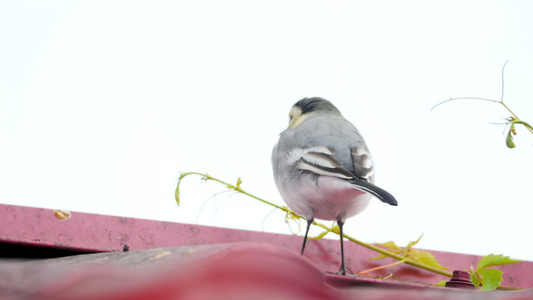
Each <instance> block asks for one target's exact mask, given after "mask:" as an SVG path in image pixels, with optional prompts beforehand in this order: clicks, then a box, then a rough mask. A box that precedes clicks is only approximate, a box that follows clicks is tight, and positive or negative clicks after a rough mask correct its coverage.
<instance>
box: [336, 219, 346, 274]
mask: <svg viewBox="0 0 533 300" xmlns="http://www.w3.org/2000/svg"><path fill="white" fill-rule="evenodd" d="M337 224H339V235H340V237H341V261H342V262H341V267H340V269H339V271H338V272H337V274H338V275H346V265H345V264H344V235H343V234H342V226H343V225H344V221H341V220H337Z"/></svg>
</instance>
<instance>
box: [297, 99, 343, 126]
mask: <svg viewBox="0 0 533 300" xmlns="http://www.w3.org/2000/svg"><path fill="white" fill-rule="evenodd" d="M315 113H332V114H339V115H340V111H339V110H338V109H337V108H336V107H335V105H333V104H332V103H331V102H329V101H328V100H326V99H323V98H319V97H313V98H303V99H302V100H300V101H298V102H296V103H295V104H294V105H293V106H292V108H291V111H290V112H289V128H292V129H294V128H296V127H297V126H298V125H300V124H301V123H302V122H303V120H305V119H306V118H307V117H309V116H310V115H312V114H315Z"/></svg>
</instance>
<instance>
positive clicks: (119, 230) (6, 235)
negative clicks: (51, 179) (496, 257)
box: [0, 204, 533, 299]
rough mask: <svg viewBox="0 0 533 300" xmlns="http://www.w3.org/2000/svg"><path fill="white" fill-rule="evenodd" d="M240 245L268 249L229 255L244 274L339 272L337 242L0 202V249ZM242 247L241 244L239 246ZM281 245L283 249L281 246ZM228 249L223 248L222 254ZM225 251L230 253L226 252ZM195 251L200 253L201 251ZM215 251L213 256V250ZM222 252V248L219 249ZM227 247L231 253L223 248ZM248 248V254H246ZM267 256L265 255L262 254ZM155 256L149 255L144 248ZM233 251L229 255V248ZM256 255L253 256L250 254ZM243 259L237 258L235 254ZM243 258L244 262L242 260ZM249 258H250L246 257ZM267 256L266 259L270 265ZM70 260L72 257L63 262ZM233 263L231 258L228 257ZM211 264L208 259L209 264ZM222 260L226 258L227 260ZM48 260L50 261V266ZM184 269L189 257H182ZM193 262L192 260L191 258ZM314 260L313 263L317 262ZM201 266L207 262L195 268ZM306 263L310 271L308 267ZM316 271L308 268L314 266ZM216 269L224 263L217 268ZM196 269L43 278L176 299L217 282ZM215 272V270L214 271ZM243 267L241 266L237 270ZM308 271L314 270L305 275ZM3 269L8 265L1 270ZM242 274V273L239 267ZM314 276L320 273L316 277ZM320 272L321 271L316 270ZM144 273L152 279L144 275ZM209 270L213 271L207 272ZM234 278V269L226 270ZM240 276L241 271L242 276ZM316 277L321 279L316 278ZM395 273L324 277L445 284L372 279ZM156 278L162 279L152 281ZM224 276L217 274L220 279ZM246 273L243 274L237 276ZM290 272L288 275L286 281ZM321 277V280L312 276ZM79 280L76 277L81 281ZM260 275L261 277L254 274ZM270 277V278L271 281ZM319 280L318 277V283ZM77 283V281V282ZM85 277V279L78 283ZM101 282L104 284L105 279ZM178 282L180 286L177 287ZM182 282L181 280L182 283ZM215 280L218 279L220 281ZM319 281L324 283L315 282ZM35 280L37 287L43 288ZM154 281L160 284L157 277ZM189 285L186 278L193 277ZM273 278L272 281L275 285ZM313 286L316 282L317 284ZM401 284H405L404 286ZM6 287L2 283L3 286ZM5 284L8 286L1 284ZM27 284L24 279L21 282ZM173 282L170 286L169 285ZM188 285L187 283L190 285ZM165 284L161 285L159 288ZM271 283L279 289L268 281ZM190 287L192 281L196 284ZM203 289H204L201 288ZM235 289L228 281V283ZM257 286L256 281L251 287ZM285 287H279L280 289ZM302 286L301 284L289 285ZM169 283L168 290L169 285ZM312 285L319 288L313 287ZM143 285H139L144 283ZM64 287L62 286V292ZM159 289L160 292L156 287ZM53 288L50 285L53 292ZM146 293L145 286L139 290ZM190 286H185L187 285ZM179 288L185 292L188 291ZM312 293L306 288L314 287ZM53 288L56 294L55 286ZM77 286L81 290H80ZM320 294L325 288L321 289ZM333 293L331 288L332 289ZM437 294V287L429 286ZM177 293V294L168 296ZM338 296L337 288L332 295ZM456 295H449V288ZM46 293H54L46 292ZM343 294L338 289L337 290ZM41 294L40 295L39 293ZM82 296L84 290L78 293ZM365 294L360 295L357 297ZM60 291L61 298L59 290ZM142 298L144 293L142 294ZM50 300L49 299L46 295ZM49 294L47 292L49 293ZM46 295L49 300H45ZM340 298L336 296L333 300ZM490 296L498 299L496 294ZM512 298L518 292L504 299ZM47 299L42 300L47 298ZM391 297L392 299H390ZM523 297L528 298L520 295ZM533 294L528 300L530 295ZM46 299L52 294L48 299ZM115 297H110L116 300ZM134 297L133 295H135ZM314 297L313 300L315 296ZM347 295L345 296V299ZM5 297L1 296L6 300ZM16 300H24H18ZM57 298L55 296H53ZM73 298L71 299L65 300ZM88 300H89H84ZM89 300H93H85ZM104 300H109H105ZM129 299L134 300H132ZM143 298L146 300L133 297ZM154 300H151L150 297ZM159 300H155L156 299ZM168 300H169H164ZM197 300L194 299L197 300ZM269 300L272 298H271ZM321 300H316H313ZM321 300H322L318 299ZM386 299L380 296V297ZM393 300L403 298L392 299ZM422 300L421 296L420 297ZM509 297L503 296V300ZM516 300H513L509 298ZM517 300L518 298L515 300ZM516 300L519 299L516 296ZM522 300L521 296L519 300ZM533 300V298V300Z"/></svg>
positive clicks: (397, 275)
mask: <svg viewBox="0 0 533 300" xmlns="http://www.w3.org/2000/svg"><path fill="white" fill-rule="evenodd" d="M242 242H255V243H257V242H260V243H262V244H261V245H262V246H259V247H256V248H237V249H241V250H240V251H241V252H239V251H237V252H235V251H233V250H232V251H231V252H230V253H234V254H232V255H235V257H231V258H232V259H233V260H231V261H232V264H238V265H240V264H243V266H240V267H239V268H249V269H250V270H248V271H247V272H252V273H253V272H266V271H265V270H269V272H272V274H271V275H269V276H273V277H276V276H278V277H280V278H286V279H284V280H288V281H289V282H291V281H290V280H289V279H290V278H292V277H295V276H304V277H305V276H307V275H305V274H308V273H309V274H311V275H309V276H312V277H313V278H309V279H307V280H310V282H317V281H316V280H318V281H321V282H323V281H324V275H323V271H333V272H335V271H336V270H337V269H338V266H339V263H340V262H339V257H340V254H339V250H340V249H339V243H338V241H337V240H329V239H321V240H310V241H309V244H308V247H307V249H306V254H305V258H304V257H301V256H299V254H298V252H299V249H300V247H301V242H302V237H301V236H292V235H283V234H272V233H263V232H253V231H245V230H234V229H225V228H215V227H208V226H199V225H189V224H180V223H172V222H160V221H151V220H143V219H133V218H124V217H114V216H104V215H95V214H86V213H77V212H72V215H71V217H70V218H69V219H66V220H60V219H58V218H57V217H56V216H55V215H54V211H53V210H49V209H41V208H30V207H21V206H13V205H1V204H0V246H1V243H4V244H6V243H10V244H23V245H34V246H46V247H54V248H64V249H72V250H81V251H89V252H106V251H121V250H122V249H123V247H124V245H126V244H127V245H128V246H129V248H130V249H131V250H132V251H130V252H127V253H115V254H118V255H126V256H127V255H133V254H131V253H139V252H136V251H135V250H142V249H152V250H155V249H153V248H161V247H178V246H191V245H201V246H199V247H200V248H202V247H211V248H210V249H211V250H212V251H214V252H211V253H210V254H209V255H207V254H206V253H207V252H202V253H203V255H204V256H196V255H192V256H189V258H192V257H193V256H194V257H196V258H198V257H204V258H207V257H209V260H217V257H222V256H224V255H223V253H225V251H226V250H227V247H228V246H227V245H223V246H221V245H217V244H227V243H242ZM234 246H236V247H238V245H234ZM280 246H281V247H280ZM217 247H222V248H217ZM224 247H225V248H224ZM345 247H346V255H347V257H346V262H347V266H348V269H349V270H350V271H351V272H353V273H355V272H358V271H362V270H366V269H370V268H373V267H376V266H378V265H383V264H387V263H391V262H393V260H392V259H385V260H380V261H370V260H369V259H370V258H372V257H374V256H376V253H375V252H373V251H371V250H368V249H366V248H364V247H362V246H359V245H356V244H353V243H349V242H346V243H345ZM200 248H195V249H196V250H195V251H194V253H200V252H199V251H197V249H200ZM213 249H215V250H213ZM216 249H218V250H216ZM224 249H226V250H224ZM243 249H244V250H243ZM262 250H265V251H266V253H264V251H262ZM146 251H149V250H146ZM228 251H229V250H228ZM248 252H253V253H248ZM431 252H432V253H433V254H434V255H435V256H436V258H437V259H438V260H439V262H440V263H441V264H442V265H444V266H447V267H449V268H450V271H452V270H456V269H458V270H461V269H468V268H469V267H470V266H471V265H472V266H475V265H476V264H477V262H478V260H479V258H480V257H478V256H474V255H464V254H454V253H446V252H439V251H431ZM235 253H237V254H235ZM111 254H112V253H109V254H106V253H101V254H93V255H111ZM79 257H86V256H85V255H84V256H82V255H79ZM240 258H242V259H243V260H242V261H241V262H238V261H239V259H240ZM245 258H246V259H245ZM267 258H268V259H267ZM64 259H67V258H64ZM226 259H227V257H226ZM263 259H265V261H266V262H268V263H267V264H268V266H264V265H263ZM206 260H207V259H206ZM221 260H222V259H221ZM48 261H50V260H48ZM181 261H182V263H183V257H182V259H181ZM186 261H188V260H186ZM311 262H312V263H311ZM197 263H198V264H202V263H205V262H200V261H198V262H197ZM277 263H280V264H282V263H284V264H289V265H291V264H293V263H296V264H297V265H298V266H287V265H284V266H281V265H279V266H278V265H276V264H277ZM220 264H221V266H223V267H221V270H226V269H228V270H229V269H231V268H232V265H231V264H223V263H222V262H221V263H220ZM301 264H304V265H305V266H302V265H301ZM309 264H310V265H311V266H308V265H309ZM216 265H218V263H217V264H216ZM203 266H204V267H202V268H199V267H193V266H192V265H190V266H188V268H187V269H176V270H165V272H162V273H152V275H151V276H150V278H152V277H154V276H155V277H157V278H158V280H159V281H157V280H156V281H152V280H148V279H146V278H144V277H143V276H141V275H139V274H131V272H129V271H128V270H125V269H124V267H117V266H115V267H113V268H110V269H109V268H108V269H105V268H101V267H98V268H89V267H86V266H85V267H84V268H83V269H82V271H81V272H79V273H76V272H74V270H71V269H69V267H68V264H67V265H66V266H65V265H62V264H59V265H57V267H58V268H59V269H65V268H66V269H67V270H68V271H69V272H72V273H69V272H67V273H69V274H70V275H69V276H67V277H61V276H59V275H56V277H53V276H48V277H47V276H42V277H40V278H39V280H41V283H42V284H44V283H43V282H44V281H46V279H47V278H48V279H50V280H52V281H53V283H49V284H50V285H51V286H55V287H54V288H55V289H57V291H61V293H63V292H66V290H64V289H68V288H70V287H72V286H75V283H73V282H71V281H76V280H81V281H83V282H93V281H94V282H96V283H95V285H96V286H98V285H99V284H101V285H102V286H106V282H113V284H112V287H114V286H115V283H114V282H115V281H113V280H107V279H111V278H115V276H116V279H117V281H116V284H117V285H121V284H126V282H130V281H132V282H138V281H145V280H148V281H149V282H150V285H149V286H145V287H144V289H145V290H144V292H146V293H157V291H159V290H169V292H168V293H169V295H173V293H176V292H177V291H175V287H174V285H176V286H180V285H179V284H178V283H177V282H179V281H180V280H183V281H186V279H185V277H187V278H189V277H190V276H192V275H194V276H197V277H194V278H196V279H197V280H198V281H202V280H201V277H202V276H214V275H210V273H209V272H215V270H213V269H211V268H209V267H205V266H206V265H203ZM212 266H213V265H212ZM270 266H276V267H275V268H274V267H273V268H270ZM235 268H237V265H236V266H235ZM298 268H300V269H301V268H303V269H301V271H299V272H300V273H301V274H300V273H298V272H296V273H295V271H293V270H295V269H298ZM306 268H310V269H306ZM0 269H3V270H4V271H5V269H4V268H3V266H2V267H1V268H0ZM500 269H501V270H502V271H503V272H504V274H505V275H504V281H503V285H507V286H514V287H520V288H531V287H532V286H533V274H532V272H531V270H533V263H531V262H521V263H517V264H512V265H507V266H502V267H500ZM221 270H219V271H218V272H219V276H222V279H224V280H225V279H226V278H224V277H225V275H223V274H222V273H223V271H221ZM239 270H241V269H239ZM313 270H314V271H313ZM317 270H318V271H317ZM48 271H49V273H50V274H54V272H58V271H57V270H55V269H54V268H51V269H49V270H48ZM144 271H145V270H143V272H141V273H146V272H144ZM275 271H276V272H283V274H280V275H274V273H275ZM202 272H207V273H202ZM228 272H229V271H228ZM239 272H241V273H239ZM239 272H237V271H235V273H234V274H237V275H234V279H235V280H237V281H238V280H242V278H240V277H242V276H250V278H252V277H253V276H252V275H251V274H249V275H247V274H248V273H246V272H244V271H242V270H241V271H239ZM317 272H318V273H317ZM389 273H393V274H394V276H393V277H392V278H391V279H387V280H385V281H383V280H374V279H371V278H368V279H367V278H357V279H354V278H350V277H346V276H335V275H326V277H325V280H326V282H327V283H328V286H335V287H343V292H346V291H345V290H346V289H347V288H348V289H350V288H349V287H351V286H361V285H369V284H374V285H375V284H378V285H379V286H382V287H383V286H391V287H396V288H397V287H403V288H406V287H408V289H409V290H412V289H418V290H420V289H423V290H427V289H428V287H427V284H433V283H436V282H439V281H441V280H447V279H449V278H446V277H444V276H441V275H435V274H433V273H430V272H427V271H424V270H419V269H417V268H414V267H411V266H408V265H400V266H396V267H393V268H389V269H386V270H382V271H380V272H376V273H373V274H374V275H376V276H378V275H379V276H381V277H384V276H386V275H388V274H389ZM154 274H156V275H157V276H156V275H154ZM217 274H218V273H217ZM238 274H240V275H238ZM287 274H288V275H287ZM313 274H320V275H313ZM77 276H78V277H77ZM254 276H260V275H259V274H256V275H254ZM265 276H266V275H265ZM315 276H318V277H316V278H315ZM76 278H78V279H76ZM80 278H81V279H80ZM99 278H100V279H101V278H103V280H100V279H99ZM168 278H171V279H172V280H175V281H171V279H168ZM180 278H181V279H180ZM209 278H212V280H215V279H214V277H209ZM317 278H320V279H317ZM39 280H37V282H39ZM154 280H155V279H154ZM187 280H188V279H187ZM269 280H270V279H269ZM272 280H273V279H272ZM314 280H315V281H314ZM397 280H400V281H403V282H398V281H397ZM1 282H2V281H1V280H0V283H1ZM3 282H5V281H3ZM21 282H22V281H21ZM171 282H172V284H171ZM187 282H188V281H187ZM159 283H160V284H161V286H160V285H158V284H159ZM267 283H268V284H269V285H272V284H274V283H273V282H272V283H269V281H267ZM191 284H192V283H191ZM195 284H198V283H195ZM228 284H229V283H228ZM250 284H251V283H250ZM279 284H280V283H279V282H278V283H276V286H277V285H279ZM291 284H295V285H296V284H297V283H291ZM298 284H302V289H304V287H305V286H304V285H303V284H304V283H298ZM167 285H169V286H167ZM313 285H314V283H313ZM139 286H141V284H140V283H139ZM62 287H63V288H62ZM156 287H157V288H158V289H157V290H156V289H155V288H156ZM50 288H51V287H50ZM139 288H140V287H139ZM182 288H185V287H182ZM182 288H180V290H181V289H182ZM308 288H310V287H305V289H308ZM52 289H53V288H52ZM76 289H77V288H75V290H76ZM321 289H322V288H321ZM328 289H329V288H328ZM430 289H435V290H439V291H440V289H439V288H434V287H433V288H430ZM170 290H171V291H170ZM334 290H335V289H334ZM448 290H450V289H448ZM47 291H48V290H47ZM335 291H336V292H334V293H337V292H338V291H337V290H335ZM41 292H42V290H41ZM78 292H79V291H78ZM359 292H361V291H359ZM57 293H60V292H57ZM139 293H140V294H141V292H139ZM43 295H44V294H43ZM46 295H48V294H46ZM46 295H45V296H46ZM335 295H337V294H335ZM491 295H492V294H491ZM506 295H507V296H509V295H513V297H514V296H516V295H517V294H506ZM45 296H43V297H45ZM389 296H390V295H389ZM519 296H520V297H522V296H524V294H521V295H519ZM528 296H529V295H528ZM46 297H48V296H46ZM110 297H111V296H110ZM132 297H133V296H132ZM313 297H314V296H313ZM339 297H341V296H339ZM0 299H1V298H0ZM17 299H18V298H17ZM50 299H51V298H50ZM65 299H67V298H65ZM80 299H85V298H80ZM87 299H90V298H87ZM101 299H104V298H101ZM109 299H119V298H109ZM130 299H131V298H130ZM135 299H141V298H135ZM145 299H149V298H145ZM151 299H156V298H151ZM160 299H166V298H160ZM191 299H192V298H191ZM265 299H266V298H265ZM312 299H315V298H312ZM316 299H321V298H316ZM376 299H381V298H376ZM389 299H397V298H390V297H389ZM414 299H417V298H414ZM442 299H449V298H447V296H446V297H445V298H442ZM502 299H503V298H502ZM505 299H510V298H505ZM513 299H514V298H513ZM517 299H518V298H517ZM520 299H521V298H520ZM531 299H533V297H532V298H531Z"/></svg>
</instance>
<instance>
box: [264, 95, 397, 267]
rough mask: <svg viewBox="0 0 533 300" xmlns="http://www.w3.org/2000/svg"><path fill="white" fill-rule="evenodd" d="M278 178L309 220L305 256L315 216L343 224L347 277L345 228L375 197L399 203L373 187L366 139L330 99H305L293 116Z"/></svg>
mask: <svg viewBox="0 0 533 300" xmlns="http://www.w3.org/2000/svg"><path fill="white" fill-rule="evenodd" d="M272 168H273V169H274V180H275V182H276V186H277V187H278V190H279V192H280V194H281V197H282V198H283V200H284V201H285V203H286V204H287V205H288V206H289V208H290V209H291V210H292V211H294V212H295V213H296V214H298V215H300V216H302V217H304V218H305V219H306V220H307V228H306V230H305V237H304V242H303V245H302V251H301V254H303V253H304V250H305V243H306V241H307V234H308V233H309V227H310V226H311V224H312V223H313V220H314V219H315V218H317V219H322V220H334V221H337V224H338V225H339V230H340V241H341V259H342V263H341V266H340V269H339V271H338V272H337V274H342V275H346V265H345V264H344V244H343V232H342V227H343V225H344V222H345V221H346V219H347V218H350V217H353V216H355V215H356V214H358V213H360V212H361V211H363V210H364V209H365V208H366V207H367V205H368V203H369V200H370V199H371V198H372V196H374V197H376V198H378V199H379V200H381V201H383V202H385V203H388V204H390V205H394V206H396V205H398V202H397V201H396V199H395V198H394V197H393V196H392V195H391V194H390V193H388V192H387V191H385V190H384V189H382V188H380V187H378V186H376V185H374V184H373V182H374V164H373V162H372V157H371V156H370V152H369V151H368V147H367V146H366V144H365V141H364V140H363V137H362V136H361V134H360V133H359V131H358V130H357V128H355V126H353V124H352V123H350V122H349V121H347V120H346V119H345V118H344V117H343V116H342V115H341V113H340V111H339V110H338V109H337V108H336V107H335V106H334V105H333V104H332V103H331V102H329V101H328V100H325V99H322V98H318V97H315V98H304V99H302V100H300V101H298V102H296V104H294V106H293V107H292V109H291V111H290V113H289V128H287V129H285V130H284V131H283V132H282V133H281V134H280V138H279V141H278V143H277V144H276V146H274V150H273V151H272Z"/></svg>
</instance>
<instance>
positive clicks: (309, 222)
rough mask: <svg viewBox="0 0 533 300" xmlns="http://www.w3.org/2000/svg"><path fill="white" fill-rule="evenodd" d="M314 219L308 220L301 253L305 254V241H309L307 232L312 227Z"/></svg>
mask: <svg viewBox="0 0 533 300" xmlns="http://www.w3.org/2000/svg"><path fill="white" fill-rule="evenodd" d="M313 221H314V219H313V218H311V219H308V220H307V228H306V229H305V237H304V243H303V245H302V252H301V253H300V254H301V255H304V250H305V243H306V242H307V234H308V233H309V228H310V227H311V224H313Z"/></svg>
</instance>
